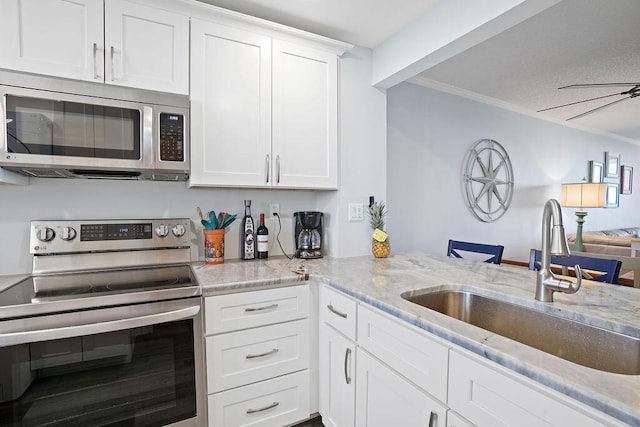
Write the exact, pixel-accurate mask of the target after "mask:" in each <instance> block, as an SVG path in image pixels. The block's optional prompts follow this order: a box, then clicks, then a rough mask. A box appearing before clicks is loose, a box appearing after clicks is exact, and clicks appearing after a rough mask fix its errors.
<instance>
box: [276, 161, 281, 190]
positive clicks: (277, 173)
mask: <svg viewBox="0 0 640 427" xmlns="http://www.w3.org/2000/svg"><path fill="white" fill-rule="evenodd" d="M276 184H280V155H279V154H278V155H277V156H276Z"/></svg>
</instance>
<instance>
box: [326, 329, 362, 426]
mask: <svg viewBox="0 0 640 427" xmlns="http://www.w3.org/2000/svg"><path fill="white" fill-rule="evenodd" d="M319 349H320V358H319V365H320V366H319V373H320V374H319V375H320V377H319V378H318V383H319V388H320V391H319V400H320V402H319V406H320V413H321V414H322V422H323V424H324V425H325V426H326V427H350V426H353V423H354V416H355V393H356V381H355V374H356V371H355V365H356V364H355V359H356V346H355V344H354V343H353V341H351V340H349V339H347V338H346V337H345V336H344V335H342V334H341V333H339V332H338V331H336V330H335V329H333V328H332V327H331V326H329V325H327V324H326V323H321V324H320V344H319Z"/></svg>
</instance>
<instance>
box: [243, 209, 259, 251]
mask: <svg viewBox="0 0 640 427" xmlns="http://www.w3.org/2000/svg"><path fill="white" fill-rule="evenodd" d="M254 230H255V228H254V223H253V218H252V217H251V200H245V201H244V218H242V227H241V229H240V231H241V241H240V258H241V259H255V258H256V251H255V231H254Z"/></svg>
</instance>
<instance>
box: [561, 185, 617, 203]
mask: <svg viewBox="0 0 640 427" xmlns="http://www.w3.org/2000/svg"><path fill="white" fill-rule="evenodd" d="M606 196H607V184H606V183H599V182H578V183H575V184H562V206H565V207H569V208H580V209H582V208H604V207H605V206H606V205H607V197H606Z"/></svg>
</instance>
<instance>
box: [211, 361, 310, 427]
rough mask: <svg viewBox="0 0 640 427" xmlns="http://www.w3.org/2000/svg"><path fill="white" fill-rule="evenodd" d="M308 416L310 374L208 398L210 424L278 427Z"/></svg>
mask: <svg viewBox="0 0 640 427" xmlns="http://www.w3.org/2000/svg"><path fill="white" fill-rule="evenodd" d="M308 417H309V371H302V372H297V373H295V374H291V375H285V376H283V377H278V378H274V379H272V380H268V381H263V382H260V383H257V384H251V385H248V386H245V387H240V388H236V389H233V390H229V391H224V392H221V393H216V394H212V395H210V396H209V425H210V426H215V427H227V426H229V427H237V426H246V425H251V426H253V427H258V426H259V427H267V426H269V427H281V426H284V425H289V424H293V423H295V422H297V421H300V420H303V419H305V418H308Z"/></svg>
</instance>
